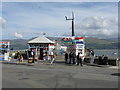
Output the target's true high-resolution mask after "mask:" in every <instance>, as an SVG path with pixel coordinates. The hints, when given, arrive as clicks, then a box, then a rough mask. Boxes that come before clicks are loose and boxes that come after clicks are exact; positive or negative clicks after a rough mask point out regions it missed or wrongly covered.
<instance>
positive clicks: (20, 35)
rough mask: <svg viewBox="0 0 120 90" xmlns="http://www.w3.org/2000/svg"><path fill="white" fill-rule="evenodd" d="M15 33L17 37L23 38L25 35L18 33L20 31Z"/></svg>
mask: <svg viewBox="0 0 120 90" xmlns="http://www.w3.org/2000/svg"><path fill="white" fill-rule="evenodd" d="M14 35H15V37H17V38H22V37H23V35H22V34H21V33H18V32H15V33H14Z"/></svg>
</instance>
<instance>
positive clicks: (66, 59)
mask: <svg viewBox="0 0 120 90" xmlns="http://www.w3.org/2000/svg"><path fill="white" fill-rule="evenodd" d="M67 62H68V53H67V52H65V64H67Z"/></svg>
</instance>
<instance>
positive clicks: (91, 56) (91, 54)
mask: <svg viewBox="0 0 120 90" xmlns="http://www.w3.org/2000/svg"><path fill="white" fill-rule="evenodd" d="M94 56H95V55H94V51H93V50H91V51H90V58H91V60H90V64H93V63H94Z"/></svg>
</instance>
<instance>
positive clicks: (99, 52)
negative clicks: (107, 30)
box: [94, 49, 119, 59]
mask: <svg viewBox="0 0 120 90" xmlns="http://www.w3.org/2000/svg"><path fill="white" fill-rule="evenodd" d="M94 52H95V55H96V56H102V55H108V57H109V58H115V59H116V58H118V57H119V55H118V54H119V53H118V52H119V51H118V50H116V49H115V50H94Z"/></svg>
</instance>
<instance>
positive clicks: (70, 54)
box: [69, 52, 72, 64]
mask: <svg viewBox="0 0 120 90" xmlns="http://www.w3.org/2000/svg"><path fill="white" fill-rule="evenodd" d="M71 59H72V52H70V53H69V64H71Z"/></svg>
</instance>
